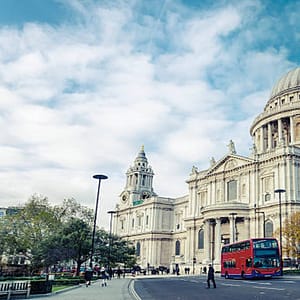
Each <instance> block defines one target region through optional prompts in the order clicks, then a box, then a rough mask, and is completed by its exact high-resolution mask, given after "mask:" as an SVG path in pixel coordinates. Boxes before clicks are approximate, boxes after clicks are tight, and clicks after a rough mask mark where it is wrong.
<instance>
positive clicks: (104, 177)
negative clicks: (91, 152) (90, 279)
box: [90, 174, 108, 268]
mask: <svg viewBox="0 0 300 300" xmlns="http://www.w3.org/2000/svg"><path fill="white" fill-rule="evenodd" d="M93 178H95V179H97V180H98V190H97V198H96V208H95V216H94V228H93V235H92V250H91V257H90V267H91V268H93V255H94V244H95V233H96V222H97V214H98V203H99V193H100V183H101V180H104V179H107V178H108V177H107V176H106V175H101V174H97V175H94V176H93Z"/></svg>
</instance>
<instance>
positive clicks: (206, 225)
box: [204, 220, 211, 262]
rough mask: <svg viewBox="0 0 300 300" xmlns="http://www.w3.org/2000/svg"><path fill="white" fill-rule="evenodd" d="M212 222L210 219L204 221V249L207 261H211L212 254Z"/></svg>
mask: <svg viewBox="0 0 300 300" xmlns="http://www.w3.org/2000/svg"><path fill="white" fill-rule="evenodd" d="M209 231H210V223H209V220H205V221H204V251H205V258H206V261H207V262H209V261H210V260H211V257H210V256H211V254H210V234H209Z"/></svg>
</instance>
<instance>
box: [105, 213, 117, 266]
mask: <svg viewBox="0 0 300 300" xmlns="http://www.w3.org/2000/svg"><path fill="white" fill-rule="evenodd" d="M107 213H108V214H110V224H109V243H108V266H109V267H110V255H111V244H112V236H111V229H112V216H113V214H115V213H116V211H114V210H110V211H108V212H107Z"/></svg>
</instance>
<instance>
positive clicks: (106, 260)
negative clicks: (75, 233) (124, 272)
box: [95, 230, 136, 267]
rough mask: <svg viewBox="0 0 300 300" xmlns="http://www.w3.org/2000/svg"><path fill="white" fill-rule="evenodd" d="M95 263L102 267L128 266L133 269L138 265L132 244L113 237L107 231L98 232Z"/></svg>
mask: <svg viewBox="0 0 300 300" xmlns="http://www.w3.org/2000/svg"><path fill="white" fill-rule="evenodd" d="M95 261H96V262H98V263H99V264H100V265H110V266H111V267H115V266H116V265H120V264H123V265H126V266H128V267H132V266H134V265H135V264H136V257H135V249H134V247H133V246H132V245H131V244H130V242H128V241H125V240H123V239H121V238H120V237H118V236H116V235H112V236H111V243H110V235H109V233H107V232H106V231H105V230H98V231H97V232H96V238H95Z"/></svg>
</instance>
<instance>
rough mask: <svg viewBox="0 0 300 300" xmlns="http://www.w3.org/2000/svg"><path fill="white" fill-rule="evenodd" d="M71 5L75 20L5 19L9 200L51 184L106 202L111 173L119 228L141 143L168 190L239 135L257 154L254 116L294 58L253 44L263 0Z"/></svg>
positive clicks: (61, 191)
mask: <svg viewBox="0 0 300 300" xmlns="http://www.w3.org/2000/svg"><path fill="white" fill-rule="evenodd" d="M66 3H69V5H70V7H72V9H74V11H73V14H74V20H75V22H74V23H71V22H70V21H69V22H66V23H65V24H62V25H59V26H58V25H55V26H51V24H48V25H45V24H44V25H42V24H34V23H31V24H30V23H28V24H25V25H24V27H23V28H21V29H16V27H7V26H6V27H3V28H0V45H1V46H0V108H1V111H0V125H1V127H2V128H5V130H2V131H1V134H0V141H1V145H0V154H1V157H2V163H1V165H0V199H2V200H1V201H0V205H1V206H7V205H9V204H14V203H19V202H24V201H25V200H26V199H27V198H29V197H30V195H31V194H33V193H41V194H44V195H46V196H48V197H49V199H50V201H52V202H54V203H58V202H61V201H62V199H63V198H65V197H74V198H76V199H77V200H79V201H80V202H81V203H82V204H84V205H89V206H90V207H92V208H94V203H95V192H96V186H97V184H96V182H95V180H94V179H92V175H93V174H95V173H99V172H100V173H104V174H107V175H108V176H109V179H108V180H106V181H105V182H103V185H102V193H103V195H101V199H102V201H101V206H100V212H101V213H100V216H101V217H100V219H101V220H100V222H99V223H100V224H102V225H105V226H107V224H108V216H107V215H106V211H107V210H109V209H112V208H114V206H115V204H116V203H117V200H118V199H117V197H118V195H119V194H120V192H121V191H122V188H123V187H124V185H125V172H126V170H127V168H128V167H129V165H131V164H132V162H133V160H134V158H135V156H136V154H137V153H138V151H139V148H140V146H141V145H143V144H144V145H145V150H146V154H147V156H148V158H149V163H150V164H151V165H152V166H153V169H154V171H155V174H156V175H155V178H154V184H155V190H156V192H157V193H158V194H160V195H162V196H173V197H174V196H182V195H183V194H186V193H187V192H188V191H187V185H186V183H185V180H186V179H187V177H188V174H189V172H190V170H191V167H192V166H193V165H197V166H199V167H200V168H207V167H208V166H209V159H210V157H211V156H214V157H215V158H216V159H219V158H221V157H222V156H224V155H225V154H226V153H227V148H226V145H227V143H228V140H229V139H233V140H235V141H236V148H237V150H238V152H239V151H241V154H244V155H245V154H248V153H247V151H248V148H249V145H251V143H252V142H251V138H250V135H249V133H248V132H249V126H250V124H251V122H252V120H253V119H254V117H255V116H256V114H258V113H260V111H261V110H262V108H263V106H264V104H265V103H266V101H267V100H268V99H267V97H268V91H269V89H270V87H271V86H272V84H273V80H274V77H275V75H276V76H277V75H279V74H281V73H282V72H283V71H284V70H286V69H287V68H289V67H290V66H292V63H291V62H289V61H288V59H287V55H288V50H287V49H286V48H285V47H284V46H282V48H280V49H277V48H275V46H274V47H272V45H269V46H268V47H265V48H263V49H261V48H260V47H258V46H255V45H253V47H249V45H250V44H251V42H252V41H253V35H254V34H257V32H258V31H257V29H256V23H255V22H254V20H256V19H255V18H257V14H258V13H260V12H261V9H262V8H261V6H260V5H259V2H255V3H254V5H252V4H251V3H252V2H248V3H246V2H245V3H246V4H247V5H246V4H245V3H244V5H237V6H233V5H230V4H229V5H225V6H220V5H219V6H218V7H217V8H216V9H211V10H206V11H204V10H201V11H193V10H190V9H189V8H188V7H183V6H182V5H183V4H179V2H176V3H175V2H172V1H167V2H165V5H164V6H160V7H159V8H157V11H158V15H151V16H150V14H147V13H146V12H145V11H142V10H140V9H141V7H142V6H143V5H141V6H137V3H136V2H134V1H133V2H130V3H127V2H124V1H118V2H117V3H116V4H115V5H112V4H110V3H104V4H103V5H102V6H101V4H98V2H93V1H89V2H87V3H86V4H87V5H83V4H82V3H81V2H80V1H69V2H66ZM135 5H136V6H135ZM137 9H139V10H137ZM263 24H265V25H264V26H261V27H260V28H259V33H260V34H259V35H257V38H259V39H264V34H266V33H268V32H269V30H270V27H269V24H270V23H269V22H268V20H266V21H265V22H264V23H263ZM254 32H256V33H254ZM233 36H234V37H235V38H233ZM275 39H276V34H274V40H275ZM270 78H271V80H270ZM246 140H248V142H247V141H246ZM240 149H241V150H240ZM171 187H172V188H171ZM102 196H103V197H102Z"/></svg>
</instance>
